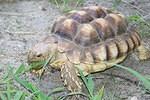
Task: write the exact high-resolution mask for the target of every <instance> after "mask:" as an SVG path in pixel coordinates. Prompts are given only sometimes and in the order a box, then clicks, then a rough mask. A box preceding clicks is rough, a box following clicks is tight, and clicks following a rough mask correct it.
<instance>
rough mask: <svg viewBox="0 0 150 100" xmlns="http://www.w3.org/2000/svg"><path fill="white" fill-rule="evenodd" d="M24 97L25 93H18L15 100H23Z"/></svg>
mask: <svg viewBox="0 0 150 100" xmlns="http://www.w3.org/2000/svg"><path fill="white" fill-rule="evenodd" d="M23 95H24V93H23V92H22V91H17V92H16V94H15V96H14V100H21V97H22V96H23Z"/></svg>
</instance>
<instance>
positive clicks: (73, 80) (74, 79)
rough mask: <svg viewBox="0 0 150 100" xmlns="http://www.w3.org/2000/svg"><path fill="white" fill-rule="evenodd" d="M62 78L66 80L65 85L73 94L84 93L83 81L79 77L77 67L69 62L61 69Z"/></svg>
mask: <svg viewBox="0 0 150 100" xmlns="http://www.w3.org/2000/svg"><path fill="white" fill-rule="evenodd" d="M61 77H62V78H63V79H64V84H65V85H66V86H67V88H68V90H70V91H71V92H79V91H82V84H81V80H80V78H79V77H78V74H77V69H76V68H75V66H74V65H73V64H72V63H71V62H69V61H67V62H66V63H64V64H63V65H62V67H61Z"/></svg>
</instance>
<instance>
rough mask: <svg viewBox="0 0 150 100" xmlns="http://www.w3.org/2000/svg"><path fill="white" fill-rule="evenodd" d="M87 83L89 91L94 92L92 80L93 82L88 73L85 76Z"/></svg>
mask: <svg viewBox="0 0 150 100" xmlns="http://www.w3.org/2000/svg"><path fill="white" fill-rule="evenodd" d="M87 85H88V87H89V91H90V92H91V94H93V92H94V82H93V79H92V77H91V76H90V75H89V76H88V77H87Z"/></svg>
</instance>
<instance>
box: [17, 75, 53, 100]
mask: <svg viewBox="0 0 150 100" xmlns="http://www.w3.org/2000/svg"><path fill="white" fill-rule="evenodd" d="M15 80H16V81H17V82H18V83H19V84H21V85H22V86H24V87H25V88H26V89H27V90H29V91H30V92H31V93H37V94H35V96H36V97H37V98H38V100H50V98H49V97H48V96H47V95H45V94H44V93H42V92H41V91H40V90H39V89H38V88H37V87H35V86H34V85H32V83H30V82H28V81H26V80H22V79H20V78H19V77H18V76H15ZM37 91H38V92H37Z"/></svg>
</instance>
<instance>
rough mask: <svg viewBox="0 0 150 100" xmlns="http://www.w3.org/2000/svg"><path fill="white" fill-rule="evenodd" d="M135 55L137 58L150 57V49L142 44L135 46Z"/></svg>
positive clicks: (144, 58)
mask: <svg viewBox="0 0 150 100" xmlns="http://www.w3.org/2000/svg"><path fill="white" fill-rule="evenodd" d="M137 55H138V58H139V60H146V59H150V50H148V49H147V48H146V47H145V46H144V45H143V44H142V45H140V46H139V47H138V48H137Z"/></svg>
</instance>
